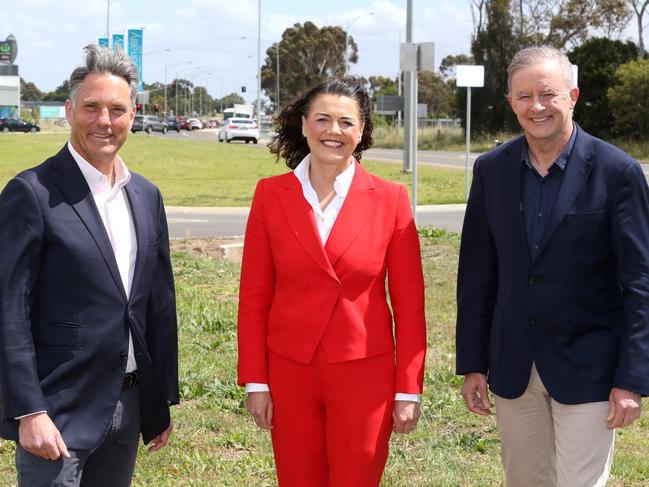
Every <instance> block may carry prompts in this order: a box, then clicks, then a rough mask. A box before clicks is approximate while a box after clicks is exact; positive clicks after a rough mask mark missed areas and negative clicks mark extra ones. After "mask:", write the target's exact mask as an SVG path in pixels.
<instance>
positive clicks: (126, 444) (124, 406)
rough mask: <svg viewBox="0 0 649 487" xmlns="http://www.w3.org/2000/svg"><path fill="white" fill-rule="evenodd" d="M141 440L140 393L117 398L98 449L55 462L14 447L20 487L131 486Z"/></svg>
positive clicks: (72, 452)
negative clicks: (111, 417)
mask: <svg viewBox="0 0 649 487" xmlns="http://www.w3.org/2000/svg"><path fill="white" fill-rule="evenodd" d="M139 439H140V391H139V388H138V387H137V386H135V387H132V388H130V389H128V390H126V391H123V392H122V394H121V395H120V398H119V401H118V402H117V406H116V407H115V412H114V413H113V419H112V421H111V423H110V425H109V426H108V429H107V430H106V432H105V433H104V436H103V438H102V440H101V442H100V443H99V446H97V448H95V449H94V450H92V451H83V450H70V458H63V457H61V458H59V459H58V460H56V461H52V460H45V459H43V458H40V457H36V456H34V455H32V454H31V453H28V452H27V451H26V450H24V449H23V448H22V447H21V446H20V445H19V444H17V445H16V470H17V472H18V486H19V487H41V486H42V487H46V486H48V487H49V486H56V487H80V486H81V487H122V486H124V487H128V486H130V485H131V478H132V477H133V469H134V468H135V458H136V456H137V448H138V443H139Z"/></svg>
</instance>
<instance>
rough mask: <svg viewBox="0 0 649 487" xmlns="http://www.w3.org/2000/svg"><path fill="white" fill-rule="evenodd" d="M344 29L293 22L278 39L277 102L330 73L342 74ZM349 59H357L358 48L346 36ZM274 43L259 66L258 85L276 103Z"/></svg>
mask: <svg viewBox="0 0 649 487" xmlns="http://www.w3.org/2000/svg"><path fill="white" fill-rule="evenodd" d="M345 37H346V36H345V31H344V30H343V29H342V28H340V27H338V26H333V27H332V26H325V27H322V28H318V27H317V26H316V25H315V24H313V23H312V22H308V21H307V22H305V23H304V25H302V24H299V23H296V24H294V25H293V27H290V28H288V29H286V30H285V31H284V33H283V34H282V39H281V40H280V41H279V79H280V92H279V100H280V103H283V102H287V101H289V100H291V99H293V98H294V97H295V96H296V95H297V94H298V93H300V92H302V91H304V90H305V89H308V88H310V87H311V86H313V85H315V84H317V83H319V82H321V81H324V80H326V79H327V78H330V77H332V76H340V75H342V74H344V73H345ZM347 42H348V44H349V51H350V54H349V62H350V63H356V62H357V61H358V47H357V46H356V43H355V42H354V39H353V38H352V37H351V36H349V38H348V40H347ZM277 53H278V43H275V44H273V45H272V46H271V47H269V48H268V50H267V51H266V61H265V64H264V65H263V66H262V68H261V87H262V89H263V90H264V92H265V94H266V96H268V97H269V98H270V100H271V101H272V102H273V104H276V103H277Z"/></svg>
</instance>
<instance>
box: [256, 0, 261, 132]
mask: <svg viewBox="0 0 649 487" xmlns="http://www.w3.org/2000/svg"><path fill="white" fill-rule="evenodd" d="M257 124H258V125H260V126H261V0H259V1H258V6H257Z"/></svg>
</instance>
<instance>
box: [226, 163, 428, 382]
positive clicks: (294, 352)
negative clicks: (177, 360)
mask: <svg viewBox="0 0 649 487" xmlns="http://www.w3.org/2000/svg"><path fill="white" fill-rule="evenodd" d="M386 273H387V275H388V284H389V291H390V302H391V305H392V311H393V312H394V324H395V326H394V328H393V319H392V314H391V312H390V307H389V306H388V303H387V299H386V286H385V278H386ZM240 286H241V287H240V293H239V367H238V369H239V378H238V382H239V383H240V384H245V383H246V382H258V383H268V375H267V360H266V359H267V349H270V350H272V351H273V352H275V353H277V354H279V355H282V356H284V357H287V358H289V359H291V360H294V361H296V362H300V363H308V362H310V360H311V358H312V357H313V354H314V353H315V351H316V348H317V347H318V344H319V343H320V342H322V346H323V349H324V352H325V354H326V356H327V358H328V360H329V361H330V362H332V363H336V362H343V361H347V360H356V359H360V358H365V357H371V356H373V355H379V354H382V353H388V352H394V351H395V348H396V382H395V391H397V392H402V393H420V392H421V391H422V385H423V370H424V358H425V353H426V320H425V316H424V279H423V273H422V268H421V255H420V251H419V239H418V236H417V230H416V227H415V224H414V221H413V218H412V212H411V210H410V204H409V201H408V194H407V191H406V189H405V188H404V187H403V186H400V185H397V184H395V183H392V182H388V181H384V180H382V179H380V178H378V177H376V176H373V175H371V174H369V173H367V172H366V171H365V170H364V169H363V168H362V167H361V166H360V164H358V163H356V169H355V173H354V178H353V180H352V184H351V187H350V189H349V192H348V194H347V197H346V198H345V202H344V204H343V207H342V209H341V210H340V213H339V214H338V217H337V219H336V223H335V224H334V226H333V229H332V231H331V234H330V236H329V239H328V240H327V244H326V245H325V246H324V247H323V246H322V243H321V241H320V236H319V235H318V231H317V227H316V223H315V218H314V216H313V210H312V208H311V206H310V205H309V203H308V202H307V201H306V199H305V198H304V195H303V193H302V186H301V184H300V182H299V181H298V179H297V178H296V177H295V176H294V175H293V174H292V173H287V174H283V175H281V176H276V177H272V178H268V179H262V180H261V181H259V183H258V184H257V189H256V190H255V196H254V199H253V202H252V208H251V210H250V216H249V218H248V225H247V228H246V237H245V245H244V252H243V264H242V269H241V285H240ZM393 329H394V331H393ZM395 342H396V347H395Z"/></svg>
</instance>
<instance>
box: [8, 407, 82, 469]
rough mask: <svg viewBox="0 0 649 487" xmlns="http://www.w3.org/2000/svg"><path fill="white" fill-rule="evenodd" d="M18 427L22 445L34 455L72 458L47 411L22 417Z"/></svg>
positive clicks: (56, 458)
mask: <svg viewBox="0 0 649 487" xmlns="http://www.w3.org/2000/svg"><path fill="white" fill-rule="evenodd" d="M19 421H20V426H19V427H18V438H19V442H20V446H22V447H23V448H24V449H25V450H27V451H28V452H29V453H31V454H32V455H34V456H37V457H40V458H44V459H45V460H58V459H59V457H61V456H62V457H64V458H70V454H69V453H68V448H67V447H66V446H65V442H64V441H63V438H62V437H61V433H59V430H58V429H57V428H56V426H55V425H54V423H53V422H52V420H51V419H50V417H49V416H48V415H47V413H38V414H32V415H31V416H26V417H24V418H21V419H20V420H19Z"/></svg>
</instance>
